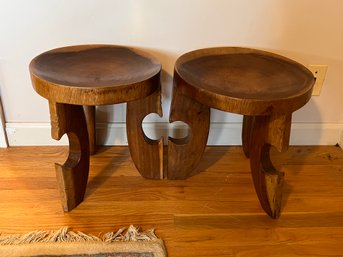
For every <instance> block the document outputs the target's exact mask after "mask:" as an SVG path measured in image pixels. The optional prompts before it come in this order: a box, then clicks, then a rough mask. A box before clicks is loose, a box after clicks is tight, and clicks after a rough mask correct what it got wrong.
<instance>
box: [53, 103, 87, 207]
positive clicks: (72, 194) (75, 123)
mask: <svg viewBox="0 0 343 257" xmlns="http://www.w3.org/2000/svg"><path fill="white" fill-rule="evenodd" d="M49 107H50V118H51V136H52V138H54V139H56V140H59V139H61V137H62V136H63V135H64V134H65V133H67V135H68V139H69V155H68V159H67V161H66V162H65V163H64V164H63V165H60V164H57V163H56V164H55V169H56V176H57V181H58V187H59V191H60V194H61V196H62V205H63V209H64V211H66V212H68V211H71V210H72V209H73V208H75V207H76V206H77V205H78V204H79V203H81V202H82V201H83V197H84V194H85V191H86V187H87V180H88V173H89V143H88V133H87V127H86V120H85V116H84V112H83V108H82V106H78V105H70V104H60V103H54V102H50V103H49Z"/></svg>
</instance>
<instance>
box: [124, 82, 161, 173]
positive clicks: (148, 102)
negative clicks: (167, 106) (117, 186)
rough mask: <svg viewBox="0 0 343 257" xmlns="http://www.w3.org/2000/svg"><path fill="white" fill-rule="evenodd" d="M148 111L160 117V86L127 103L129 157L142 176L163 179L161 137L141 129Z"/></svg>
mask: <svg viewBox="0 0 343 257" xmlns="http://www.w3.org/2000/svg"><path fill="white" fill-rule="evenodd" d="M156 83H159V80H158V81H156ZM150 113H157V114H159V115H160V116H161V117H162V103H161V88H160V87H159V89H158V90H156V91H155V92H154V93H153V94H152V95H150V96H148V97H145V98H143V99H139V100H136V101H131V102H128V103H127V110H126V132H127V140H128V143H129V149H130V153H131V157H132V160H133V161H134V163H135V165H136V167H137V169H138V171H139V172H140V174H141V175H142V176H143V177H144V178H151V179H163V178H164V171H163V139H162V138H160V139H159V140H153V139H150V138H148V137H147V136H146V135H145V134H144V131H143V129H142V122H143V119H144V118H145V117H146V116H147V115H149V114H150Z"/></svg>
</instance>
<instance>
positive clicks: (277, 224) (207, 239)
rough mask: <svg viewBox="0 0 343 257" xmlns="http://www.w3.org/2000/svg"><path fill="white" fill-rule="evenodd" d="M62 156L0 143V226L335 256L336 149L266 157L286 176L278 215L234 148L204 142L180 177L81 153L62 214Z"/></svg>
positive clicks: (184, 251)
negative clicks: (188, 173) (74, 186)
mask: <svg viewBox="0 0 343 257" xmlns="http://www.w3.org/2000/svg"><path fill="white" fill-rule="evenodd" d="M65 158H66V147H13V148H8V149H0V232H2V233H22V232H27V231H31V230H34V229H49V230H50V229H51V230H52V229H58V228H60V227H61V226H70V227H71V228H72V229H73V230H81V231H84V232H88V233H93V234H99V233H100V232H107V231H113V230H117V229H118V228H120V227H122V226H128V225H129V224H135V225H138V226H141V227H142V228H143V229H148V228H151V227H155V228H156V233H157V235H158V236H159V237H161V238H162V239H164V241H165V244H166V247H167V250H168V253H169V256H171V257H173V256H182V257H187V256H194V257H195V256H196V257H204V256H220V257H222V256H239V257H245V256H249V257H251V256H343V249H342V244H343V151H342V149H340V148H339V147H335V146H316V147H291V148H290V149H289V150H288V151H287V152H286V153H284V154H279V153H276V152H273V153H272V159H273V160H274V163H275V165H276V166H277V167H279V168H281V170H282V171H284V172H285V174H286V177H285V180H286V183H285V186H284V201H283V211H282V214H281V217H280V218H279V219H278V220H272V219H270V218H269V217H267V215H266V214H265V213H264V212H263V211H262V209H261V208H260V205H259V203H258V200H257V196H256V194H255V191H254V188H253V184H252V179H251V176H250V171H249V162H248V160H247V159H246V158H245V157H244V155H243V153H242V149H241V148H240V147H209V148H207V150H206V153H205V155H204V158H203V160H202V162H201V164H200V167H199V169H201V171H203V172H201V173H200V174H198V175H196V176H194V177H192V178H190V179H187V180H182V181H171V180H169V181H168V180H164V181H158V180H146V179H143V178H142V177H140V176H139V173H138V172H137V170H136V169H135V167H134V164H133V162H132V161H131V158H130V155H129V152H128V149H127V148H126V147H110V148H101V149H100V150H99V152H98V154H97V155H94V156H92V157H91V172H90V178H89V183H88V188H87V192H86V198H85V200H84V202H83V203H82V204H81V205H79V206H78V207H77V208H76V209H74V210H73V211H72V212H70V213H63V211H62V207H61V204H60V200H59V195H58V191H57V187H56V179H55V171H54V162H59V163H63V162H64V160H65ZM282 163H283V164H284V165H283V166H281V165H280V164H282Z"/></svg>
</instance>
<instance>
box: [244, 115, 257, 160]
mask: <svg viewBox="0 0 343 257" xmlns="http://www.w3.org/2000/svg"><path fill="white" fill-rule="evenodd" d="M253 124H254V116H247V115H244V117H243V128H242V145H243V152H244V154H245V156H246V157H247V158H249V148H250V143H251V133H252V128H253Z"/></svg>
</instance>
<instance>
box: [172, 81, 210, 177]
mask: <svg viewBox="0 0 343 257" xmlns="http://www.w3.org/2000/svg"><path fill="white" fill-rule="evenodd" d="M174 121H183V122H185V123H187V124H188V126H189V127H190V132H189V135H188V136H187V137H186V138H182V139H174V138H170V137H169V140H168V141H169V142H168V171H167V178H168V179H186V178H188V177H190V176H193V175H195V174H197V173H198V172H197V171H194V169H195V167H196V166H197V165H198V163H199V161H200V159H201V157H202V155H203V153H204V150H205V147H206V143H207V138H208V131H209V124H210V108H209V107H207V106H205V105H202V104H200V103H198V102H196V101H194V100H193V99H191V98H189V97H186V96H184V95H182V94H180V93H179V92H178V91H177V87H174V92H173V99H172V103H171V111H170V117H169V122H174Z"/></svg>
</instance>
